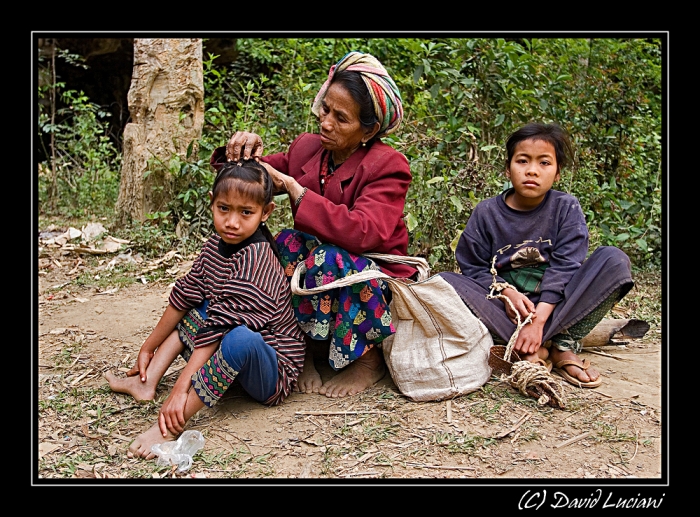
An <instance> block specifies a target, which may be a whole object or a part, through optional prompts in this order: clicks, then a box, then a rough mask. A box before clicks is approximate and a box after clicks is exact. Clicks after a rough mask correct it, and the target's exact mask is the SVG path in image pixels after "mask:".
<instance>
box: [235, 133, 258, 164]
mask: <svg viewBox="0 0 700 517" xmlns="http://www.w3.org/2000/svg"><path fill="white" fill-rule="evenodd" d="M262 154H263V142H262V138H260V136H259V135H258V134H257V133H249V132H248V131H236V132H235V133H234V134H233V136H232V137H231V139H230V140H229V141H228V143H227V144H226V159H227V160H229V161H232V162H237V161H239V160H241V159H244V160H247V159H248V158H250V157H251V156H252V157H253V158H255V159H259V158H260V157H261V156H262Z"/></svg>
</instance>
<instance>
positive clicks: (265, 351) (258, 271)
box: [105, 160, 305, 459]
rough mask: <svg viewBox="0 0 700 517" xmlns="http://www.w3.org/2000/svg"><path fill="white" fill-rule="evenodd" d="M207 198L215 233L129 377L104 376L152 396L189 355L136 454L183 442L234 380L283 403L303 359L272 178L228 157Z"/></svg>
mask: <svg viewBox="0 0 700 517" xmlns="http://www.w3.org/2000/svg"><path fill="white" fill-rule="evenodd" d="M209 196H210V199H211V210H212V212H213V218H214V228H215V230H216V234H215V235H213V236H212V237H210V238H209V240H208V241H207V242H206V243H205V244H204V246H203V248H202V251H201V253H200V254H199V256H198V257H197V259H196V260H195V262H194V264H193V265H192V269H191V270H190V272H189V273H188V274H187V275H185V276H184V277H182V278H180V279H179V280H177V282H176V283H175V286H174V287H173V289H172V291H171V293H170V298H169V304H168V307H167V308H166V309H165V312H164V314H163V316H162V317H161V319H160V320H159V322H158V324H157V325H156V327H155V328H154V329H153V332H151V334H150V336H149V337H148V338H147V339H146V341H144V343H143V345H142V346H141V350H140V351H139V355H138V358H137V362H136V364H135V365H134V367H133V368H131V370H130V371H129V372H127V374H126V375H127V377H126V378H119V377H117V376H115V375H114V374H112V373H110V372H107V373H106V374H105V377H106V378H107V381H108V382H109V386H110V388H111V389H112V390H113V391H116V392H120V393H127V394H129V395H131V396H133V397H134V398H135V399H136V400H138V401H145V400H152V399H154V397H155V394H156V387H157V386H158V383H159V382H160V380H161V378H162V377H163V375H164V374H165V372H166V370H167V369H168V367H169V366H170V365H171V363H172V362H173V361H174V360H175V359H176V358H177V356H178V355H182V357H183V358H184V359H185V360H186V361H187V364H186V365H185V367H184V368H183V369H182V371H181V373H180V375H179V377H178V379H177V381H176V382H175V385H174V386H173V389H172V391H171V392H170V394H169V395H168V397H167V399H166V400H165V402H163V405H162V407H161V409H160V412H159V415H158V421H157V422H155V423H154V424H153V425H152V426H151V427H150V428H149V429H148V430H147V431H145V432H144V433H142V434H141V435H139V436H138V437H137V438H136V439H135V440H134V441H133V442H132V444H131V445H130V447H129V456H130V457H133V456H140V457H143V458H146V459H151V458H154V457H155V456H156V455H155V454H154V453H153V452H152V451H151V446H152V445H154V444H157V443H161V442H164V441H171V440H176V439H177V438H178V436H179V435H180V434H181V433H182V432H183V431H184V428H185V424H186V423H187V422H188V420H189V419H190V418H191V417H192V415H194V414H195V413H196V412H197V411H199V410H200V409H201V408H202V407H204V406H208V407H211V406H213V405H214V404H216V403H217V402H218V401H219V400H220V399H221V397H222V396H223V394H224V393H225V392H226V390H227V389H228V388H229V386H231V383H232V382H233V381H234V379H237V380H238V381H239V382H240V385H241V386H242V387H243V389H245V391H246V392H247V393H248V394H250V396H251V397H253V398H254V399H255V400H258V401H259V402H261V403H263V404H267V405H276V404H279V403H280V402H282V401H283V400H284V399H285V398H286V397H287V396H288V395H289V393H290V392H291V391H292V389H293V388H294V387H295V385H296V382H297V379H298V377H299V373H300V371H301V370H302V367H303V362H304V354H305V345H304V337H303V333H302V332H301V330H300V329H299V326H298V324H297V322H296V319H295V317H294V311H293V310H292V305H291V291H290V288H289V282H288V281H287V278H286V276H285V273H284V269H283V268H282V265H281V264H280V262H279V255H278V252H277V248H276V247H275V243H274V238H273V237H272V235H271V233H270V231H269V229H268V228H267V227H266V225H265V221H266V220H267V218H268V217H269V216H270V213H271V212H272V211H273V209H274V207H275V203H274V202H273V201H272V198H273V185H272V181H271V179H270V176H269V175H268V173H267V171H266V170H265V168H264V167H263V166H262V165H260V164H259V163H257V162H256V161H255V160H243V161H242V162H237V163H236V162H229V163H227V164H226V165H224V166H223V167H222V168H221V170H220V171H219V172H218V174H217V176H216V179H215V180H214V186H213V187H212V191H211V192H210V193H209Z"/></svg>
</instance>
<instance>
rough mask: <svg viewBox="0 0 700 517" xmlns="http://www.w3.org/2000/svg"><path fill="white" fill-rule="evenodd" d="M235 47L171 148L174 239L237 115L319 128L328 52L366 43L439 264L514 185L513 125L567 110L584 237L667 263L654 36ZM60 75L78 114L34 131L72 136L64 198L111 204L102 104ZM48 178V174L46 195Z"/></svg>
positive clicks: (253, 42)
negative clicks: (395, 96) (315, 104)
mask: <svg viewBox="0 0 700 517" xmlns="http://www.w3.org/2000/svg"><path fill="white" fill-rule="evenodd" d="M237 50H238V58H237V59H236V60H235V61H233V62H232V63H231V64H230V65H227V66H217V65H216V64H215V63H214V61H215V58H216V56H213V55H211V54H210V55H208V56H205V60H204V85H205V112H206V113H205V127H204V129H203V134H202V138H201V141H200V142H198V144H199V145H198V148H199V156H188V157H187V159H184V160H179V161H177V160H174V161H171V163H170V164H167V166H166V167H167V168H168V170H169V171H170V172H171V173H172V175H173V177H174V178H175V181H174V188H175V189H176V190H175V192H177V195H176V196H175V198H174V200H173V202H172V203H171V205H170V206H168V207H167V209H165V210H163V211H161V212H158V213H155V214H151V216H150V222H151V223H152V224H153V226H156V227H158V228H160V229H161V231H163V232H166V231H175V230H176V229H177V231H178V237H177V238H178V239H180V240H181V242H182V240H183V239H188V238H189V239H190V241H193V242H196V239H193V238H192V237H193V236H194V235H203V234H206V233H207V232H209V231H211V226H210V222H209V219H210V213H209V211H208V196H207V192H208V190H209V189H210V187H211V182H212V180H213V175H212V174H211V171H210V170H209V168H208V167H209V166H208V159H209V156H210V154H211V152H212V151H213V149H214V148H215V147H217V146H220V145H224V144H225V143H226V141H227V140H228V139H229V138H230V137H231V135H232V134H233V133H234V132H235V131H239V130H246V131H253V132H256V133H258V134H259V135H260V136H261V137H262V139H263V142H264V143H265V146H266V147H265V152H266V153H272V152H277V151H284V150H286V148H287V146H288V145H289V143H291V141H292V140H293V139H294V138H295V137H296V136H297V135H298V134H299V133H300V132H303V131H309V132H314V131H316V124H317V123H316V120H315V117H314V116H313V115H312V113H311V110H310V107H311V103H312V101H313V99H314V96H315V95H316V93H317V91H318V89H319V88H320V86H321V84H322V83H323V82H324V81H325V80H326V78H327V75H328V69H329V67H330V65H331V64H333V63H335V62H336V61H337V60H338V59H340V58H341V57H342V56H343V55H344V54H345V53H347V52H349V51H351V50H360V51H364V52H369V53H371V54H373V55H375V56H376V57H377V58H378V59H379V60H380V61H381V62H382V63H383V64H384V65H385V66H386V68H387V69H388V70H389V72H390V73H391V74H392V77H393V78H394V80H395V81H396V83H397V85H398V86H399V89H400V91H401V94H402V98H403V101H404V115H405V118H404V122H403V125H402V127H401V128H400V129H399V131H398V132H397V133H394V134H393V135H390V136H389V137H387V138H386V139H385V141H386V142H387V143H389V144H390V145H392V146H394V147H395V148H396V149H398V150H399V151H401V152H402V153H404V154H405V155H406V157H407V158H408V160H409V162H410V165H411V171H412V174H413V182H412V184H411V188H410V190H409V194H408V198H407V200H406V207H405V213H406V219H405V220H406V223H407V226H408V228H409V234H410V242H409V252H410V253H411V254H415V255H421V256H425V257H427V258H428V259H429V261H430V263H431V265H432V266H433V270H434V271H440V270H451V269H454V267H455V265H456V264H455V262H454V258H453V257H454V255H453V250H454V245H455V243H456V240H457V239H458V237H459V235H460V233H461V231H462V230H463V228H464V226H465V224H466V222H467V220H468V218H469V214H470V213H471V210H472V209H473V208H474V206H475V205H476V203H478V202H479V201H480V200H482V199H484V198H486V197H490V196H493V195H495V194H497V193H498V192H500V191H501V190H502V189H503V188H504V186H505V185H506V180H505V177H504V176H503V170H504V160H505V149H504V144H505V141H506V139H507V136H508V135H509V134H510V133H511V132H512V131H514V130H515V129H517V128H518V127H519V126H521V125H522V124H523V123H525V122H528V121H531V120H538V121H543V122H550V121H555V122H558V123H560V124H562V125H563V126H564V127H565V128H566V129H567V130H568V131H569V132H570V133H571V135H572V137H573V140H574V142H575V144H576V149H577V156H576V160H575V163H573V164H571V165H570V166H569V167H568V168H567V169H565V170H564V171H563V174H562V180H561V181H560V183H559V184H557V185H555V188H558V189H559V190H563V191H566V192H569V193H571V194H573V195H575V196H577V197H578V198H579V200H580V201H581V205H582V207H583V209H584V212H585V214H586V217H587V221H588V224H589V229H590V233H591V248H593V247H594V246H599V245H615V246H619V247H621V248H622V249H623V250H624V251H625V252H626V253H627V254H628V255H629V256H630V258H631V259H632V262H633V264H634V265H635V266H637V267H640V268H641V267H646V266H659V265H660V264H661V260H662V258H661V257H662V229H661V225H662V223H661V221H662V189H663V184H662V173H663V168H662V162H663V155H662V152H663V151H662V111H663V109H662V98H663V88H662V83H663V77H662V58H663V56H662V41H661V39H656V38H607V37H596V38H489V37H485V38H267V39H259V38H241V39H238V40H237ZM62 58H64V59H70V57H69V55H68V54H67V53H64V54H62ZM72 59H73V60H74V61H75V62H76V63H77V62H78V60H77V58H75V57H73V58H72ZM52 84H53V87H54V88H55V89H57V90H59V91H61V92H62V93H63V94H65V95H69V96H71V97H70V98H71V100H72V102H71V110H72V114H73V116H72V117H71V118H66V119H64V121H63V122H62V124H63V125H61V126H58V125H55V126H54V125H51V124H49V119H48V118H47V117H46V116H44V117H43V118H42V116H41V113H42V112H41V110H40V119H41V121H42V123H41V124H40V128H41V131H42V132H45V133H46V132H53V134H54V135H55V136H56V138H57V144H56V146H55V147H57V148H59V147H60V146H64V147H63V148H64V149H65V151H60V152H58V153H57V156H58V157H59V158H60V159H62V160H64V161H63V162H60V160H59V162H58V164H59V167H57V168H54V169H53V170H54V171H57V179H58V181H57V185H58V188H59V189H63V191H66V192H67V191H71V189H73V190H72V191H71V192H72V195H71V196H61V199H62V198H63V197H67V198H70V199H65V200H62V202H63V203H66V204H73V205H74V207H76V208H85V207H88V208H89V209H90V210H94V209H96V208H97V207H96V206H95V205H96V204H97V203H98V201H99V202H105V203H107V204H109V203H108V200H109V199H114V198H113V196H115V193H116V187H117V183H116V181H115V178H114V174H113V173H112V174H113V175H112V176H110V175H109V171H117V170H119V167H117V166H115V164H116V163H118V162H117V160H118V158H117V157H113V155H112V151H113V150H112V149H110V148H109V147H108V146H107V145H106V144H104V145H103V144H101V142H102V141H101V140H100V135H104V128H103V126H101V125H100V120H101V116H100V113H101V111H100V110H99V108H97V107H95V106H93V105H91V104H90V102H89V100H88V99H86V98H85V97H84V96H83V95H82V94H80V93H79V92H75V91H72V90H70V88H67V87H66V86H65V85H62V84H60V83H59V82H58V81H55V80H54V81H53V82H52ZM48 91H49V90H48V89H46V88H45V89H44V90H43V93H42V92H41V91H40V97H41V96H42V95H47V94H48ZM48 113H49V112H46V115H48ZM71 146H72V147H71ZM69 151H70V152H69ZM108 163H109V166H107V164H108ZM49 165H50V164H42V166H43V167H44V170H51V168H50V167H49ZM49 180H50V177H48V176H47V177H45V178H42V177H41V176H40V183H41V189H40V190H41V193H42V196H43V197H42V200H43V199H46V196H47V192H48V191H49V186H50V181H49ZM84 189H85V190H84ZM276 201H277V203H278V206H279V211H276V213H275V215H274V216H273V220H271V223H272V224H273V225H274V226H276V227H277V229H281V228H283V227H287V226H291V224H292V220H291V210H290V209H289V204H288V200H287V198H286V196H281V197H280V198H278V199H277V200H276ZM112 205H113V203H112ZM110 206H111V205H110ZM162 240H163V241H168V240H169V239H165V238H164V239H162ZM155 242H156V243H158V244H157V245H161V244H160V243H161V239H156V240H155Z"/></svg>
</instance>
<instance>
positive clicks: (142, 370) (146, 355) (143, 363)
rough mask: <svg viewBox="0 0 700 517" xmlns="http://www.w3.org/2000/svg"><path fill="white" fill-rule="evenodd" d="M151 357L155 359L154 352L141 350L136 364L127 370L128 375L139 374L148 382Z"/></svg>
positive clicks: (143, 380) (142, 379)
mask: <svg viewBox="0 0 700 517" xmlns="http://www.w3.org/2000/svg"><path fill="white" fill-rule="evenodd" d="M151 359H153V352H149V351H147V350H141V351H140V352H139V355H138V357H137V358H136V364H135V365H134V366H132V368H131V370H129V371H128V372H126V376H127V377H133V376H134V375H136V374H138V375H139V376H140V377H141V382H146V370H147V369H148V365H149V364H151Z"/></svg>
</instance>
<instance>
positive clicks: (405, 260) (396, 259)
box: [362, 253, 430, 282]
mask: <svg viewBox="0 0 700 517" xmlns="http://www.w3.org/2000/svg"><path fill="white" fill-rule="evenodd" d="M362 255H363V256H364V257H369V258H372V259H377V260H383V261H384V262H393V263H396V264H408V265H409V266H413V267H415V268H416V269H417V270H418V279H417V280H418V281H419V282H420V281H421V280H425V279H427V278H428V277H429V276H430V265H429V264H428V261H427V260H425V259H424V258H423V257H407V256H402V255H390V254H388V253H363V254H362Z"/></svg>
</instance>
